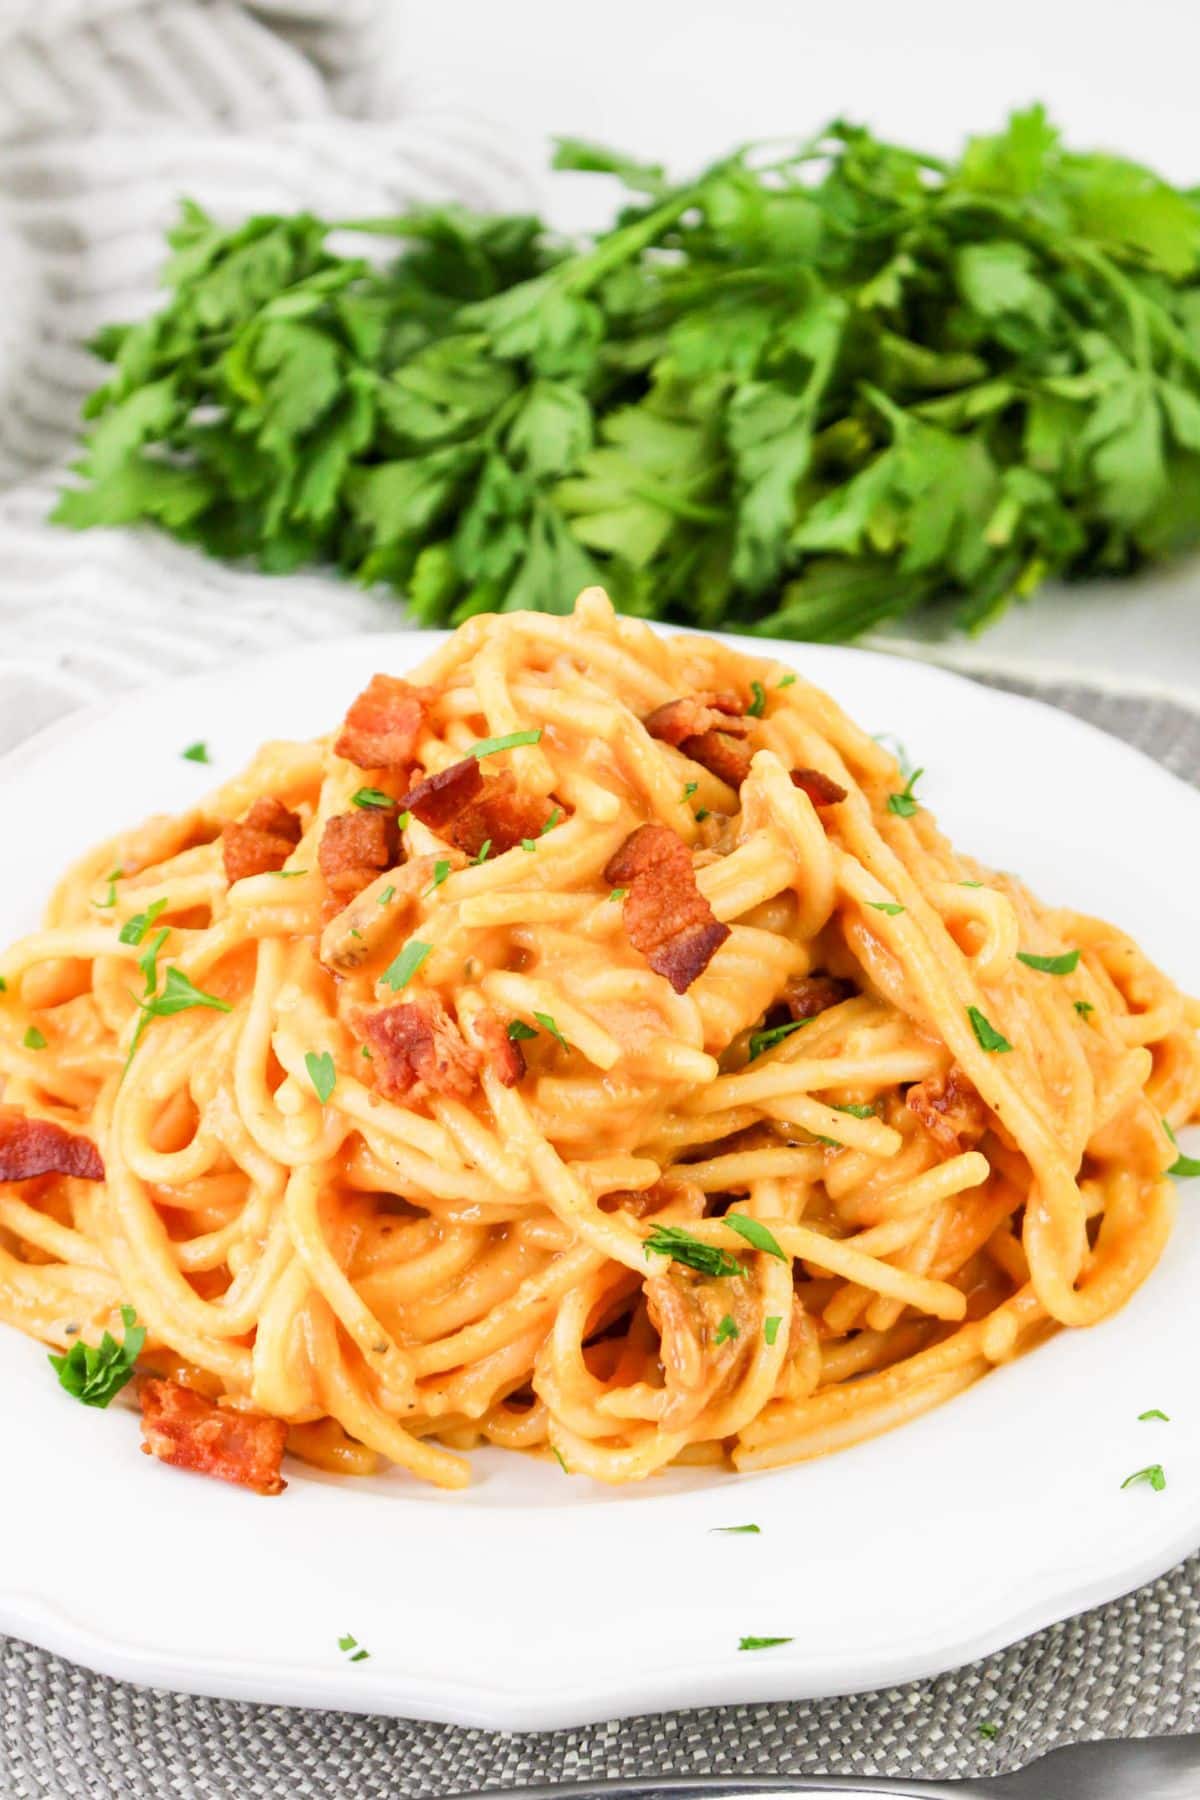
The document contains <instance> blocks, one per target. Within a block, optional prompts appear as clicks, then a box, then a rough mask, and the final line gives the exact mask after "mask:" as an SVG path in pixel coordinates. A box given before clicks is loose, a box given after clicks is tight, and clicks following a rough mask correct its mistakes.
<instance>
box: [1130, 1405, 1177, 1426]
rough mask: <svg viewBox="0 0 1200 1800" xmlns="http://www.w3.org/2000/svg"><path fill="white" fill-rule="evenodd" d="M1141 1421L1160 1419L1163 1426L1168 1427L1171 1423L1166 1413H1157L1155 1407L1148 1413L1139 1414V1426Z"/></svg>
mask: <svg viewBox="0 0 1200 1800" xmlns="http://www.w3.org/2000/svg"><path fill="white" fill-rule="evenodd" d="M1143 1419H1161V1420H1162V1422H1163V1424H1164V1425H1169V1424H1170V1423H1171V1421H1170V1419H1169V1418H1168V1417H1167V1415H1166V1413H1165V1412H1159V1410H1158V1408H1157V1406H1152V1407H1151V1408H1150V1411H1149V1412H1144V1413H1139V1414H1138V1423H1139V1424H1140V1423H1141V1421H1142V1420H1143Z"/></svg>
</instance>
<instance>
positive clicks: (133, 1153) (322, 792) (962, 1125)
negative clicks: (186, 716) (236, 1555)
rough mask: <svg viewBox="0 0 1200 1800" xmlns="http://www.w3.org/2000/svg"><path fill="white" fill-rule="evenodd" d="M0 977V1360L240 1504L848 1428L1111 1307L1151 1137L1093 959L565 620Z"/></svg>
mask: <svg viewBox="0 0 1200 1800" xmlns="http://www.w3.org/2000/svg"><path fill="white" fill-rule="evenodd" d="M0 977H3V992H2V993H0V1077H2V1080H3V1095H2V1100H0V1318H3V1319H4V1320H6V1321H7V1322H8V1323H9V1324H11V1325H15V1326H17V1327H18V1328H19V1329H21V1330H23V1331H25V1332H28V1333H30V1334H32V1335H34V1336H36V1337H38V1338H40V1339H41V1340H43V1342H44V1343H45V1344H46V1345H47V1346H50V1347H52V1348H53V1350H54V1352H55V1366H56V1368H58V1369H59V1370H60V1379H61V1380H62V1381H63V1385H64V1386H68V1385H69V1381H68V1377H70V1379H71V1382H73V1386H71V1388H70V1391H73V1392H75V1393H76V1395H77V1397H78V1398H83V1399H88V1398H89V1394H91V1396H92V1397H93V1398H94V1400H95V1403H99V1404H103V1403H104V1400H105V1397H106V1392H107V1390H106V1389H105V1386H104V1382H105V1378H106V1371H107V1372H111V1371H115V1372H116V1378H115V1380H114V1381H113V1382H111V1383H110V1384H109V1385H110V1386H111V1387H112V1389H113V1391H115V1389H116V1388H117V1387H119V1386H120V1385H122V1384H123V1382H124V1381H125V1380H126V1379H128V1378H129V1377H130V1376H132V1375H134V1373H135V1369H134V1364H135V1361H136V1375H137V1377H138V1378H139V1384H138V1388H137V1390H136V1391H138V1392H139V1393H140V1397H141V1402H142V1409H143V1429H144V1434H145V1447H146V1448H147V1449H148V1450H150V1451H152V1452H153V1453H154V1454H155V1455H157V1456H159V1457H161V1458H163V1459H164V1460H166V1461H168V1462H172V1463H175V1464H177V1465H179V1466H181V1467H184V1468H190V1469H193V1470H199V1471H202V1472H206V1473H210V1474H215V1475H219V1476H224V1477H226V1478H227V1479H231V1480H234V1481H239V1482H241V1483H243V1484H244V1485H246V1486H249V1487H251V1488H255V1489H257V1490H258V1491H260V1492H267V1493H269V1492H278V1491H279V1489H280V1487H281V1486H282V1485H283V1482H282V1477H281V1475H280V1467H281V1460H282V1457H283V1454H284V1451H285V1448H286V1450H287V1451H289V1452H291V1453H292V1454H293V1455H296V1456H298V1457H301V1458H304V1459H306V1460H307V1461H309V1462H311V1463H315V1464H317V1465H319V1466H321V1467H324V1468H326V1469H331V1470H341V1471H345V1472H347V1473H355V1472H367V1471H370V1470H372V1469H374V1468H376V1467H377V1466H380V1465H382V1464H385V1463H392V1464H398V1465H400V1466H401V1467H403V1468H404V1469H406V1470H408V1471H410V1472H411V1473H412V1474H413V1475H415V1476H418V1477H420V1478H421V1479H422V1480H425V1481H430V1482H434V1483H437V1484H439V1485H441V1486H443V1487H449V1488H455V1487H460V1486H462V1485H463V1484H464V1483H466V1482H467V1480H468V1478H469V1472H470V1470H469V1463H468V1461H467V1459H466V1457H465V1456H464V1454H463V1453H464V1452H467V1451H469V1450H471V1449H472V1448H473V1447H474V1446H477V1445H480V1444H485V1443H486V1444H493V1445H499V1446H503V1447H505V1448H508V1449H511V1450H525V1451H536V1452H542V1453H551V1452H552V1453H553V1454H554V1455H556V1456H557V1458H558V1459H559V1461H560V1462H561V1464H562V1465H563V1467H564V1468H565V1469H566V1470H567V1471H568V1472H570V1473H581V1474H586V1475H590V1476H593V1477H596V1478H598V1479H600V1480H602V1481H605V1482H625V1481H635V1480H639V1479H641V1478H643V1477H645V1476H648V1475H650V1474H652V1473H653V1472H654V1471H655V1470H657V1469H661V1468H662V1467H664V1466H665V1465H667V1464H671V1463H680V1462H683V1463H727V1464H732V1466H733V1467H734V1468H737V1469H763V1468H769V1467H773V1466H776V1465H779V1464H784V1463H790V1462H794V1461H797V1460H799V1459H803V1458H806V1457H812V1456H816V1455H819V1454H822V1453H824V1452H827V1451H830V1450H834V1449H837V1448H840V1447H842V1446H844V1445H848V1444H851V1443H854V1442H855V1441H857V1440H859V1439H862V1438H864V1437H867V1436H869V1435H871V1434H873V1433H877V1432H881V1431H884V1430H888V1429H890V1428H891V1427H893V1426H896V1425H899V1424H901V1423H902V1422H904V1421H905V1420H908V1419H911V1418H913V1417H914V1416H916V1415H917V1414H920V1413H922V1412H924V1411H925V1410H926V1409H928V1408H930V1407H932V1406H935V1405H937V1404H939V1403H940V1402H942V1401H943V1400H946V1399H948V1398H949V1397H950V1396H952V1395H954V1394H957V1393H958V1392H959V1391H960V1390H962V1389H963V1388H965V1387H967V1386H968V1385H969V1384H970V1383H971V1382H973V1381H975V1380H977V1379H978V1378H979V1377H980V1376H982V1375H984V1374H985V1373H986V1372H987V1371H988V1370H989V1369H990V1368H991V1367H993V1366H994V1365H995V1364H997V1363H1000V1362H1003V1361H1005V1360H1006V1359H1008V1358H1011V1357H1013V1356H1014V1355H1016V1354H1017V1353H1018V1352H1019V1351H1021V1350H1023V1349H1025V1348H1027V1347H1028V1346H1030V1345H1031V1344H1033V1343H1035V1342H1036V1341H1037V1340H1038V1339H1039V1338H1040V1337H1042V1336H1043V1335H1045V1334H1046V1333H1048V1332H1049V1331H1051V1330H1052V1329H1054V1328H1055V1327H1059V1326H1086V1325H1090V1324H1092V1323H1094V1322H1096V1321H1098V1320H1101V1319H1103V1318H1105V1317H1106V1316H1107V1315H1109V1314H1110V1313H1112V1312H1113V1311H1114V1310H1115V1309H1116V1308H1118V1307H1120V1306H1121V1305H1122V1303H1123V1302H1124V1301H1125V1300H1126V1299H1127V1298H1128V1296H1129V1295H1130V1294H1131V1293H1132V1292H1133V1291H1134V1289H1135V1288H1137V1286H1138V1285H1139V1283H1140V1282H1141V1281H1143V1280H1144V1278H1145V1277H1146V1276H1147V1275H1148V1274H1149V1273H1150V1271H1151V1269H1152V1268H1153V1267H1154V1264H1155V1261H1156V1259H1157V1258H1158V1256H1159V1254H1160V1252H1161V1251H1162V1249H1163V1246H1164V1244H1165V1242H1166V1240H1167V1237H1168V1234H1169V1232H1170V1229H1171V1222H1172V1215H1173V1209H1174V1191H1173V1183H1172V1182H1171V1180H1170V1179H1169V1178H1168V1175H1167V1170H1168V1169H1169V1167H1170V1166H1171V1164H1172V1162H1173V1160H1174V1158H1175V1156H1176V1154H1177V1152H1176V1150H1175V1149H1174V1148H1173V1147H1172V1142H1171V1136H1170V1132H1169V1130H1168V1127H1169V1126H1179V1125H1182V1124H1184V1123H1185V1122H1187V1121H1188V1120H1189V1119H1191V1118H1192V1117H1193V1116H1194V1115H1195V1114H1196V1112H1197V1109H1198V1106H1200V1052H1198V1047H1197V1026H1198V1025H1200V1009H1198V1008H1197V1006H1196V1004H1195V1003H1194V1002H1192V1001H1190V1000H1188V999H1186V998H1185V997H1184V996H1183V995H1181V994H1180V993H1179V992H1178V991H1177V989H1176V988H1175V987H1174V986H1173V985H1172V984H1171V982H1170V981H1169V980H1168V979H1167V978H1166V977H1165V976H1164V975H1162V974H1161V973H1160V972H1159V971H1158V970H1157V969H1156V968H1155V967H1154V966H1153V965H1152V964H1151V963H1150V962H1149V961H1148V960H1147V958H1146V957H1145V956H1144V955H1143V954H1142V953H1141V951H1140V950H1139V949H1138V947H1137V945H1136V944H1134V943H1132V942H1131V941H1130V940H1129V938H1127V937H1126V936H1124V935H1123V934H1122V933H1121V932H1120V931H1119V930H1117V929H1116V928H1115V927H1113V926H1111V925H1108V924H1105V923H1103V922H1101V921H1100V920H1098V919H1095V918H1091V917H1087V916H1084V915H1082V914H1080V913H1077V912H1070V911H1064V910H1057V909H1055V908H1053V907H1047V906H1045V905H1043V904H1042V903H1041V902H1040V901H1038V900H1036V899H1035V898H1034V897H1033V896H1032V895H1031V894H1030V893H1029V892H1028V891H1027V890H1026V889H1025V888H1024V887H1023V886H1022V885H1021V883H1020V881H1019V880H1017V879H1016V878H1015V877H1013V876H1011V875H1007V874H999V873H997V872H996V871H994V870H991V869H989V868H986V867H984V866H983V865H981V864H979V863H976V862H974V861H972V860H970V859H969V858H967V857H964V856H962V855H960V854H959V853H958V852H956V851H955V850H954V849H953V848H952V847H951V845H950V844H949V843H947V842H946V840H945V839H944V838H943V837H942V836H941V835H940V833H939V831H938V829H937V826H936V824H935V822H934V819H933V818H932V817H931V815H930V814H929V813H928V812H927V811H926V810H925V808H924V806H923V805H922V803H921V777H920V774H919V772H916V773H910V772H909V771H907V770H901V769H900V768H899V767H898V765H897V763H896V761H895V759H894V758H893V757H892V755H891V754H890V753H889V752H888V751H887V750H885V749H884V748H883V747H881V745H880V744H879V743H877V742H876V741H875V740H874V739H872V738H871V737H869V736H868V735H867V734H866V733H865V732H864V731H862V730H860V729H859V728H858V727H857V726H856V725H855V724H853V723H852V722H851V721H850V720H849V719H848V718H847V717H846V716H845V715H844V714H843V713H842V712H841V711H840V710H839V708H838V707H837V706H836V705H835V703H834V702H833V701H832V700H831V699H830V698H829V697H828V696H827V695H825V694H824V693H822V692H820V691H819V690H817V689H816V688H814V687H812V686H810V685H809V684H808V683H807V682H805V681H804V679H803V678H802V677H800V676H798V675H796V674H795V673H793V672H792V671H791V670H790V669H789V668H788V667H787V666H786V665H784V664H781V663H777V662H775V661H773V660H771V659H769V658H766V657H764V658H762V659H752V658H748V657H746V656H744V655H741V654H739V653H737V652H735V651H734V650H732V649H731V648H729V647H728V646H727V645H725V644H723V643H721V642H720V641H718V640H710V639H706V638H699V637H692V636H681V637H675V638H666V637H661V636H658V635H656V634H655V633H653V632H652V631H650V630H649V629H648V628H647V627H646V626H645V625H643V624H641V623H639V622H637V621H634V620H630V619H626V618H619V617H617V616H616V615H615V614H614V612H613V610H612V608H611V606H610V605H609V603H608V601H607V599H606V597H605V596H604V594H603V593H601V592H599V591H598V590H592V591H589V592H587V593H585V594H583V595H582V596H581V597H580V599H579V602H578V604H577V606H576V609H575V612H574V615H573V616H571V617H551V616H546V615H543V614H532V613H531V614H524V613H514V614H511V615H509V616H505V617H493V616H488V617H477V618H473V619H471V620H469V621H468V622H467V623H466V624H465V625H463V626H462V627H461V629H460V630H458V631H457V632H455V633H454V634H453V636H451V637H449V638H448V639H447V640H446V642H444V643H443V644H441V645H440V646H439V647H438V648H437V649H436V650H435V651H434V652H433V654H432V655H431V656H430V657H429V658H428V659H427V660H426V662H425V663H424V664H423V665H422V666H421V667H420V668H419V669H417V670H416V671H414V672H413V673H412V674H411V675H410V676H409V677H407V678H406V679H404V680H399V679H396V678H393V677H391V676H388V675H379V676H376V677H375V678H374V679H373V680H372V682H371V683H370V685H369V686H368V687H367V688H366V690H365V691H364V692H363V693H362V694H361V695H359V696H358V698H357V699H356V700H354V702H353V704H352V705H351V706H350V708H349V711H348V712H347V713H346V716H345V718H344V720H343V721H342V722H341V724H340V725H339V726H338V727H337V728H336V729H335V730H334V731H333V732H332V734H331V735H330V736H329V737H328V738H324V739H320V740H318V741H316V742H313V743H272V744H268V745H267V746H265V747H264V748H263V749H262V750H261V751H260V752H259V754H258V755H257V757H256V758H255V760H254V761H253V763H252V764H251V766H250V767H249V768H248V769H247V770H246V771H245V773H244V774H242V775H240V776H238V777H237V778H236V779H235V780H233V781H230V782H227V783H226V784H225V785H224V786H223V787H221V788H219V789H218V790H217V791H216V792H215V793H213V794H211V795H210V796H209V797H208V799H207V800H205V801H204V802H203V803H202V804H201V805H200V806H198V807H197V808H196V809H195V810H194V811H192V812H189V813H186V814H184V815H182V816H180V817H171V818H168V817H159V818H154V819H151V820H150V821H149V822H148V823H146V824H145V825H143V826H141V827H140V828H139V829H137V830H134V831H131V832H130V833H128V834H127V835H125V836H123V837H120V838H118V839H116V840H115V841H112V842H109V843H107V844H104V845H102V846H101V847H99V848H97V849H95V850H93V851H92V852H90V853H89V854H88V855H87V856H86V857H84V859H83V860H82V862H80V863H79V864H78V865H77V866H76V867H75V868H74V869H72V870H71V872H70V873H69V874H68V875H67V876H66V878H65V879H64V880H63V882H62V883H61V885H60V887H59V888H58V890H57V892H56V893H55V895H54V897H53V899H52V901H51V903H50V906H49V909H48V912H47V914H46V919H45V924H44V927H43V928H42V929H41V930H39V931H36V932H34V933H33V934H32V935H31V936H29V937H27V938H25V939H24V940H23V941H22V942H20V943H18V944H16V945H15V946H13V947H12V948H11V949H9V950H8V951H7V952H6V953H4V954H3V955H2V956H0ZM135 1321H136V1324H135ZM106 1332H107V1333H108V1334H109V1336H108V1337H107V1339H106V1340H105V1339H104V1336H103V1334H104V1333H106ZM123 1333H124V1336H122V1334H123ZM134 1333H136V1334H137V1335H136V1336H134V1335H133V1334H134ZM143 1333H144V1339H143V1336H142V1334H143ZM72 1371H73V1373H72ZM47 1381H48V1382H50V1381H52V1377H51V1376H50V1375H49V1374H47ZM89 1383H91V1384H92V1386H91V1388H89ZM117 1428H118V1427H117V1425H116V1424H115V1422H114V1429H117ZM549 1472H552V1473H553V1474H554V1478H555V1479H558V1478H559V1477H558V1472H557V1470H555V1469H554V1468H553V1464H552V1463H549V1462H548V1473H549Z"/></svg>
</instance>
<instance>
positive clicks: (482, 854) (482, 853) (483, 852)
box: [471, 838, 492, 869]
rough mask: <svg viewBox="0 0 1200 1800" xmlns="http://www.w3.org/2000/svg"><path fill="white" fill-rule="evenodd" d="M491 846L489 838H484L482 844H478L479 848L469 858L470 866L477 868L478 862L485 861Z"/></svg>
mask: <svg viewBox="0 0 1200 1800" xmlns="http://www.w3.org/2000/svg"><path fill="white" fill-rule="evenodd" d="M491 847H492V840H491V838H484V840H483V842H482V844H480V846H479V849H478V850H477V851H476V853H475V855H474V856H473V857H472V858H471V866H472V868H475V869H477V868H478V867H479V865H480V863H485V862H486V861H487V859H488V852H489V851H490V850H491Z"/></svg>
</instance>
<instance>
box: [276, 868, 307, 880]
mask: <svg viewBox="0 0 1200 1800" xmlns="http://www.w3.org/2000/svg"><path fill="white" fill-rule="evenodd" d="M271 873H272V875H274V876H275V877H276V878H277V880H279V881H295V879H296V877H297V875H307V874H308V870H307V869H272V871H271Z"/></svg>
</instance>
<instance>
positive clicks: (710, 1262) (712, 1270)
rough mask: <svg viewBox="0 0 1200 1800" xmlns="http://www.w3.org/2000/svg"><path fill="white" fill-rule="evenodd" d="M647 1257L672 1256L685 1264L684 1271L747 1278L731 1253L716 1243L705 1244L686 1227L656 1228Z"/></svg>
mask: <svg viewBox="0 0 1200 1800" xmlns="http://www.w3.org/2000/svg"><path fill="white" fill-rule="evenodd" d="M645 1251H646V1258H647V1260H649V1258H650V1256H651V1254H653V1255H655V1256H669V1257H670V1259H671V1261H672V1262H677V1263H682V1264H683V1266H684V1268H687V1269H695V1270H696V1272H697V1274H699V1275H744V1274H745V1273H746V1270H745V1267H744V1266H743V1265H742V1264H741V1263H740V1262H739V1261H738V1260H737V1258H736V1256H730V1254H729V1252H728V1250H721V1249H718V1247H717V1246H716V1245H715V1244H702V1243H701V1242H700V1239H699V1238H697V1237H693V1236H692V1234H691V1232H690V1231H685V1230H684V1228H683V1226H682V1225H653V1226H651V1228H650V1235H649V1236H648V1237H647V1238H646V1240H645Z"/></svg>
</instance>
